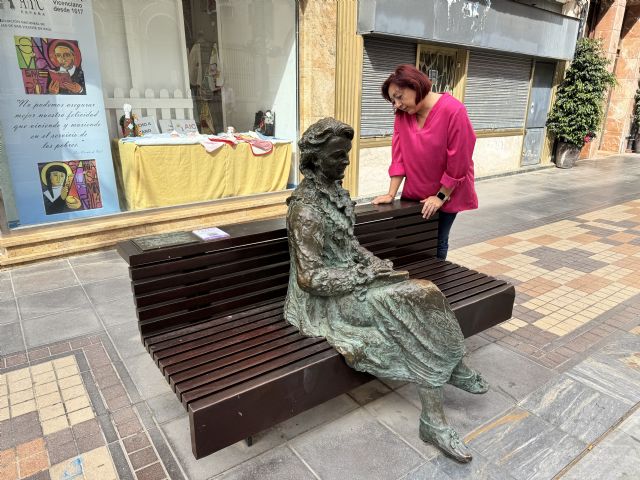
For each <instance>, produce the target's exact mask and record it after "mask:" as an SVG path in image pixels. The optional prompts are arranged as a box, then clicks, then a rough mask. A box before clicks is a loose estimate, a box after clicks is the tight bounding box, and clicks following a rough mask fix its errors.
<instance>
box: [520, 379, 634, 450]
mask: <svg viewBox="0 0 640 480" xmlns="http://www.w3.org/2000/svg"><path fill="white" fill-rule="evenodd" d="M520 406H521V407H522V408H524V409H526V410H529V411H530V412H532V413H535V414H536V415H537V416H539V417H541V418H542V419H544V420H546V421H547V422H549V423H550V424H552V425H555V426H557V427H558V428H560V429H561V430H563V431H564V432H567V433H568V434H570V435H573V436H574V437H577V438H579V439H580V440H582V441H583V442H586V443H591V442H593V441H594V440H596V439H597V438H598V437H600V435H602V434H603V433H605V432H606V431H607V430H608V429H609V428H610V427H611V426H612V425H614V424H615V423H616V422H617V421H618V420H620V418H622V417H623V416H624V414H625V413H626V412H627V411H628V410H629V404H627V403H625V402H621V401H619V400H616V399H615V398H613V397H610V396H608V395H605V394H604V393H602V392H599V391H597V390H593V389H592V388H589V387H587V386H586V385H584V384H582V383H580V382H578V381H576V380H573V379H571V378H569V377H567V376H565V375H561V376H559V377H557V378H554V379H553V380H551V382H549V383H548V384H546V385H544V386H543V387H541V388H540V389H538V390H536V391H535V392H534V393H532V394H531V395H529V396H528V397H527V398H526V399H524V400H523V401H522V402H521V403H520Z"/></svg>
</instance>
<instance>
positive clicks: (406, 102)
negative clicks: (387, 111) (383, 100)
mask: <svg viewBox="0 0 640 480" xmlns="http://www.w3.org/2000/svg"><path fill="white" fill-rule="evenodd" d="M389 97H390V98H391V101H392V102H393V108H397V109H398V110H402V111H403V112H406V113H408V114H411V115H415V113H416V112H417V111H418V107H417V105H416V92H415V90H412V89H410V88H400V87H399V86H398V85H396V84H395V83H392V84H391V85H389Z"/></svg>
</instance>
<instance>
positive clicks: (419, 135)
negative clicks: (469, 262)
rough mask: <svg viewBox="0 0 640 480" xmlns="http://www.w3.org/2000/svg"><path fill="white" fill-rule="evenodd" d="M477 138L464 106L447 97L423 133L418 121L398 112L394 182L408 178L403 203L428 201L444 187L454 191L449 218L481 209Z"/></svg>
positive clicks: (447, 208)
mask: <svg viewBox="0 0 640 480" xmlns="http://www.w3.org/2000/svg"><path fill="white" fill-rule="evenodd" d="M475 144H476V135H475V133H474V132H473V127H472V126H471V122H470V121H469V116H468V115H467V110H466V109H465V107H464V105H463V104H462V103H460V102H459V101H458V100H456V99H455V98H454V97H452V96H451V95H449V94H448V93H445V94H443V95H442V97H440V99H439V100H438V101H437V102H436V104H435V105H434V106H433V108H432V109H431V112H429V115H428V116H427V120H426V121H425V123H424V126H423V128H422V129H419V128H418V123H417V121H416V117H415V115H408V114H406V113H404V112H398V113H397V115H396V119H395V125H394V131H393V143H392V148H391V155H392V159H391V166H390V167H389V175H390V176H392V177H393V176H404V177H405V181H404V188H403V189H402V198H410V199H414V200H423V199H425V198H427V197H429V196H431V195H435V194H436V193H438V190H439V189H440V186H441V185H442V186H445V187H447V188H453V189H454V190H453V193H452V194H451V198H450V199H449V200H448V201H447V202H445V203H444V205H443V206H442V208H441V210H442V211H444V212H461V211H463V210H472V209H474V208H478V196H477V195H476V190H475V187H474V177H473V159H472V155H473V148H474V146H475Z"/></svg>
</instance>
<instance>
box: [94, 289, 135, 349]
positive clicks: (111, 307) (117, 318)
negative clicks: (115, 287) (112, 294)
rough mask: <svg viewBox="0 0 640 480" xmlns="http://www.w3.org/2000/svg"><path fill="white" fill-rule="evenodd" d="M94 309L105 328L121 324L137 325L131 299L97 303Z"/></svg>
mask: <svg viewBox="0 0 640 480" xmlns="http://www.w3.org/2000/svg"><path fill="white" fill-rule="evenodd" d="M95 308H96V311H97V312H98V316H99V317H100V318H101V319H102V321H103V322H104V324H105V325H106V326H107V327H111V326H113V325H120V324H123V323H127V324H133V325H137V324H138V317H137V316H136V309H135V305H134V303H133V299H131V300H130V301H129V300H127V299H117V300H111V301H109V302H105V303H98V304H96V305H95ZM139 336H140V334H139V333H138V337H139ZM138 341H140V340H138Z"/></svg>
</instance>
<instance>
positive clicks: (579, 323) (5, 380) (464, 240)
mask: <svg viewBox="0 0 640 480" xmlns="http://www.w3.org/2000/svg"><path fill="white" fill-rule="evenodd" d="M478 191H479V195H480V201H481V209H480V210H478V211H476V212H472V213H465V214H462V215H460V217H459V219H458V220H456V224H455V225H454V231H453V237H452V244H453V246H454V247H458V248H457V249H455V250H452V252H451V256H450V259H451V260H453V261H456V262H459V263H461V264H463V265H466V266H469V267H471V268H477V269H479V270H481V271H484V272H487V273H490V274H493V275H496V276H500V277H504V278H508V279H509V280H510V281H512V282H513V283H514V284H516V290H517V298H516V308H515V312H514V317H513V319H512V320H510V321H509V322H505V323H504V324H502V325H500V326H497V327H494V328H492V329H490V330H488V331H486V332H483V333H482V334H479V335H476V336H474V337H472V338H470V339H468V340H467V345H468V350H469V354H468V361H469V363H471V364H472V365H474V366H475V367H477V368H478V369H480V370H481V371H482V372H483V373H484V374H485V376H486V377H487V378H488V379H489V380H490V382H491V385H492V389H491V390H490V392H489V393H487V394H486V395H482V396H472V395H469V394H466V393H464V392H461V391H459V390H456V389H454V388H449V387H446V388H445V399H446V400H445V401H446V410H447V414H448V418H449V420H450V421H451V423H453V424H454V425H455V426H456V428H457V429H458V430H459V431H460V432H461V433H462V434H463V435H464V436H465V439H466V441H467V442H468V443H469V445H470V446H471V448H472V449H473V451H474V460H473V462H472V463H471V464H469V465H464V466H463V465H458V464H456V463H454V462H452V461H450V460H448V459H447V458H445V457H443V456H442V455H441V454H439V453H438V452H437V451H436V450H435V449H434V448H432V447H430V446H428V445H426V444H424V443H422V442H421V441H420V440H419V439H418V437H417V419H418V415H419V406H420V404H419V399H418V397H417V394H416V391H415V389H414V388H413V386H411V385H403V384H397V383H394V382H384V381H374V382H372V383H370V384H368V385H365V386H363V387H360V388H358V389H356V390H354V391H352V392H350V394H349V395H343V396H341V397H338V398H336V399H334V400H331V401H329V402H327V403H325V404H323V405H321V406H319V407H316V408H315V409H312V410H310V411H308V412H305V413H303V414H301V415H299V416H298V417H295V418H294V419H291V420H289V421H287V422H284V423H282V424H280V425H278V426H277V427H275V428H273V429H271V430H269V431H267V432H264V433H262V434H260V435H259V436H257V438H256V443H255V444H254V445H253V446H252V447H247V446H246V445H245V444H244V443H243V442H240V443H238V444H236V445H233V446H231V447H229V448H227V449H225V450H222V451H220V452H217V453H216V454H213V455H210V456H208V457H206V458H204V459H201V460H199V461H196V460H194V459H193V456H192V455H191V449H190V440H189V434H188V418H187V416H186V413H185V411H184V410H183V408H182V406H181V405H180V403H179V402H178V401H177V399H176V398H175V396H174V395H173V393H172V392H171V390H170V389H169V387H168V385H167V384H166V382H165V381H164V379H163V378H162V376H161V374H160V373H159V371H158V370H157V368H155V366H154V365H153V362H152V361H151V359H150V357H149V356H148V354H147V353H146V352H145V350H144V349H143V347H142V346H141V344H140V342H139V339H138V334H137V328H136V320H135V313H134V310H133V303H132V298H131V293H130V289H129V282H128V278H127V270H126V265H125V264H124V262H123V261H122V260H121V259H120V258H119V257H118V256H117V254H116V253H115V252H113V251H107V252H100V253H96V254H89V255H83V256H79V257H74V258H69V259H62V260H55V261H50V262H43V263H40V264H36V265H31V266H26V267H19V268H14V269H11V270H7V271H0V479H2V480H4V479H18V478H19V479H25V478H29V479H48V478H51V479H56V480H58V479H61V480H70V479H73V478H96V479H109V478H121V479H134V478H137V479H162V478H177V479H179V478H188V479H206V478H222V479H258V478H259V479H262V478H265V479H289V478H290V479H305V478H310V479H314V478H316V479H317V478H321V479H357V478H362V479H399V478H404V479H430V478H435V479H443V480H448V479H533V478H536V479H538V478H539V479H546V478H553V477H554V476H558V477H562V478H568V479H584V478H589V479H591V478H597V479H600V478H602V479H613V478H640V475H639V473H638V472H640V412H639V411H638V410H639V408H640V157H636V156H627V157H616V158H610V159H606V160H599V161H587V162H581V163H580V164H579V165H578V167H576V168H574V169H572V170H568V171H561V170H557V169H548V170H541V171H537V172H534V173H528V174H523V175H518V176H513V177H503V178H497V179H492V180H487V181H482V182H479V183H478ZM625 475H626V476H625Z"/></svg>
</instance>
